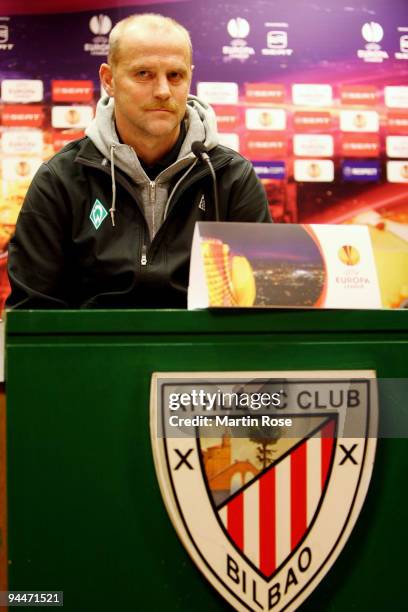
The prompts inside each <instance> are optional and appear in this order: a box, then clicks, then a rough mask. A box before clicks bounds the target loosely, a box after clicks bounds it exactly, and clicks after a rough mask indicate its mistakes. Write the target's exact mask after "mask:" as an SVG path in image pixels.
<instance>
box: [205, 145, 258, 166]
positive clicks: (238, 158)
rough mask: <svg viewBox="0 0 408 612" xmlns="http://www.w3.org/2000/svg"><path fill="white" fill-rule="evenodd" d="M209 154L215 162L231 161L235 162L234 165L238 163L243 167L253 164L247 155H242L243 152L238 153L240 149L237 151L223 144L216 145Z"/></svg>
mask: <svg viewBox="0 0 408 612" xmlns="http://www.w3.org/2000/svg"><path fill="white" fill-rule="evenodd" d="M209 155H210V157H211V161H212V162H213V163H218V162H228V161H229V162H230V163H233V164H234V165H238V166H242V167H244V166H251V162H250V161H249V160H248V159H247V158H246V157H244V156H243V155H241V153H238V151H235V150H234V149H230V148H229V147H226V146H225V145H221V144H218V145H216V146H215V147H214V148H213V149H211V151H210V152H209Z"/></svg>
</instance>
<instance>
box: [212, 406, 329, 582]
mask: <svg viewBox="0 0 408 612" xmlns="http://www.w3.org/2000/svg"><path fill="white" fill-rule="evenodd" d="M335 424H336V420H335V418H330V419H328V420H327V421H326V422H325V423H324V424H323V425H321V427H319V429H318V430H317V431H316V432H314V434H313V436H312V437H309V438H306V439H303V440H300V441H299V442H298V443H297V444H296V445H295V446H294V447H293V448H291V449H290V450H289V451H288V452H287V453H285V454H284V455H283V456H282V457H280V458H279V459H278V460H277V461H276V462H274V463H272V465H270V466H268V467H267V468H266V469H265V470H263V471H262V472H260V474H259V475H257V476H256V477H255V478H253V479H252V480H251V481H250V482H249V483H248V484H246V485H245V486H243V487H242V489H240V490H238V491H236V492H235V493H234V494H233V495H232V496H231V497H230V498H229V499H227V500H226V501H225V502H224V503H223V504H222V505H221V506H220V507H218V508H217V512H218V516H219V518H220V521H221V523H222V525H223V527H224V529H225V531H226V533H227V534H228V537H229V538H230V539H231V541H232V542H233V544H234V546H235V547H236V548H237V550H238V551H239V552H240V553H241V554H242V555H244V556H245V558H246V559H247V560H248V561H249V562H250V563H251V564H252V565H253V567H254V568H255V569H256V570H257V571H259V572H260V573H261V574H262V575H263V576H264V577H265V578H269V577H270V576H271V575H272V574H273V573H274V572H275V571H276V570H277V569H278V568H279V567H280V566H281V565H282V563H284V562H285V561H286V560H287V558H288V557H289V555H291V554H292V553H293V552H294V551H295V550H296V548H297V547H299V545H300V544H301V542H302V541H303V539H304V538H305V536H306V533H307V531H308V529H309V528H310V526H311V525H312V523H313V520H314V518H315V516H316V512H317V510H318V508H319V505H320V503H321V501H322V496H323V495H324V492H325V490H326V484H327V481H328V476H329V473H330V468H331V464H332V460H333V456H334V450H335V444H336V441H335V438H334V434H335Z"/></svg>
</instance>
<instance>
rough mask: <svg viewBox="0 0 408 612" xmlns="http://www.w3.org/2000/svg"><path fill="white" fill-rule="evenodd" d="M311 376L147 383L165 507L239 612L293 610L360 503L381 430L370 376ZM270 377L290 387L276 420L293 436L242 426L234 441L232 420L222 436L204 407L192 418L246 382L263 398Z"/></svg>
mask: <svg viewBox="0 0 408 612" xmlns="http://www.w3.org/2000/svg"><path fill="white" fill-rule="evenodd" d="M318 374H319V376H318V377H317V375H316V373H315V372H283V373H282V372H267V373H265V372H261V373H254V372H243V373H242V374H238V373H236V372H233V373H228V372H226V373H223V374H219V373H217V375H214V374H211V373H208V372H205V373H192V374H186V373H182V374H181V373H163V374H155V375H153V379H152V392H151V439H152V448H153V456H154V461H155V468H156V473H157V478H158V482H159V485H160V489H161V493H162V497H163V500H164V503H165V505H166V507H167V510H168V513H169V516H170V519H171V521H172V522H173V524H174V527H175V529H176V530H177V533H178V535H179V537H180V539H181V541H182V542H183V544H184V546H185V548H186V550H187V552H188V553H189V555H190V557H191V558H192V560H193V561H194V563H195V564H196V565H197V567H198V568H199V569H200V571H201V572H202V573H203V574H204V575H205V577H206V578H207V579H208V581H209V582H210V583H211V584H212V585H213V587H214V588H216V589H217V591H218V592H219V593H220V595H221V596H222V597H224V598H225V599H226V600H227V601H228V602H229V603H230V604H231V605H232V606H233V608H234V609H236V610H258V611H262V610H265V611H268V612H269V611H272V612H283V611H285V612H291V611H294V610H296V609H297V608H298V607H299V605H300V604H301V603H302V602H303V601H304V600H305V599H306V598H307V597H308V595H309V594H310V593H312V591H313V590H314V589H315V587H316V586H317V585H318V584H319V582H320V581H321V580H322V579H323V578H324V576H325V574H326V573H327V571H328V570H329V568H330V567H331V566H332V565H333V563H334V562H335V560H336V558H337V557H338V555H339V554H340V552H341V550H342V548H343V547H344V545H345V543H346V541H347V539H348V537H349V535H350V533H351V531H352V529H353V526H354V524H355V523H356V521H357V518H358V515H359V513H360V510H361V508H362V505H363V503H364V499H365V495H366V493H367V489H368V485H369V482H370V478H371V473H372V469H373V464H374V457H375V449H376V437H377V428H378V407H377V402H376V393H375V386H374V385H373V383H375V373H374V372H372V371H362V372H349V371H336V372H319V373H318ZM257 377H259V378H257ZM274 377H275V378H278V377H279V378H280V379H282V378H284V379H285V385H286V387H285V389H286V391H287V393H286V391H285V393H286V398H287V402H286V404H285V405H287V406H288V407H289V408H290V413H288V414H286V413H285V412H284V411H283V408H284V405H282V406H281V408H282V410H281V414H284V415H286V416H290V417H291V419H290V420H291V422H292V425H293V428H292V430H290V431H297V435H294V436H293V437H290V436H287V435H286V436H283V435H281V434H279V436H278V435H276V436H274V435H272V433H270V432H269V437H268V436H266V437H265V438H264V439H262V438H260V437H259V436H258V435H255V434H254V433H253V431H252V430H251V428H249V429H248V430H246V429H245V428H244V435H243V429H242V427H241V428H240V429H239V432H238V434H236V435H234V434H233V429H234V426H233V424H232V425H231V424H230V422H229V421H228V423H229V425H228V427H227V428H225V427H224V428H223V429H222V428H221V429H220V428H217V426H216V424H217V420H216V415H217V413H216V411H214V412H212V413H211V412H210V411H209V410H208V406H206V408H205V411H204V413H203V414H201V413H200V414H198V413H199V411H198V408H197V403H198V398H200V397H206V395H205V393H207V392H208V389H212V388H215V389H217V393H219V392H220V393H221V392H222V391H223V390H224V389H226V390H229V391H231V390H233V389H236V388H239V387H241V386H242V385H244V387H245V384H247V383H248V381H251V384H250V385H249V387H251V385H252V387H251V388H253V387H254V384H253V383H254V381H255V382H256V381H257V380H259V385H258V388H260V387H261V388H262V389H266V388H267V386H265V379H267V378H269V379H271V380H273V379H274ZM268 384H269V383H268ZM255 386H256V385H255ZM249 387H248V385H247V388H249ZM201 391H202V394H201ZM258 395H259V394H258ZM189 397H190V398H191V403H190V408H191V411H190V413H189V414H187V412H188V408H186V406H188V398H189ZM217 397H218V399H219V397H221V396H220V395H218V396H217ZM177 398H179V399H180V398H181V399H182V402H184V403H183V409H182V410H181V409H179V407H178V405H177V401H176V400H177ZM217 401H218V400H217ZM180 406H181V403H180ZM169 407H170V410H169ZM305 411H307V412H308V414H307V416H305ZM186 414H187V416H188V419H187V421H188V423H189V426H187V421H186V420H184V421H183V419H185V417H186ZM229 414H231V411H229ZM203 415H210V416H208V419H207V421H205V418H206V416H203ZM179 419H181V420H180V421H179V422H180V427H179V430H177V431H175V429H174V427H173V424H174V423H177V422H178V420H179ZM200 419H204V420H200ZM302 419H303V420H302ZM221 421H222V423H224V422H225V421H224V420H222V419H221ZM182 422H183V423H184V425H185V427H184V425H181V423H182ZM208 422H210V427H208ZM231 422H232V423H233V421H231ZM297 424H302V427H298V428H297V430H296V425H297ZM255 429H256V428H255ZM208 430H210V432H212V433H211V435H210V436H209V435H208ZM257 431H258V433H259V430H257ZM245 432H246V433H245ZM299 432H303V433H301V434H300V433H299Z"/></svg>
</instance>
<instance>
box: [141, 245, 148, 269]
mask: <svg viewBox="0 0 408 612" xmlns="http://www.w3.org/2000/svg"><path fill="white" fill-rule="evenodd" d="M140 263H141V265H142V266H147V246H146V245H145V244H143V245H142V257H141V259H140Z"/></svg>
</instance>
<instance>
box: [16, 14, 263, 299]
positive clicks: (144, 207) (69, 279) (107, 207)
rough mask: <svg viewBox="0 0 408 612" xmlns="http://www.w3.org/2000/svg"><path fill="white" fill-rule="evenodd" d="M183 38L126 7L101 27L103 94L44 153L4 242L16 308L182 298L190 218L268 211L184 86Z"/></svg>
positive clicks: (257, 215) (187, 65)
mask: <svg viewBox="0 0 408 612" xmlns="http://www.w3.org/2000/svg"><path fill="white" fill-rule="evenodd" d="M192 69H193V66H192V51H191V41H190V37H189V34H188V32H187V30H185V29H184V28H183V27H182V26H181V25H180V24H178V23H177V22H175V21H173V20H172V19H169V18H166V17H162V16H160V15H152V14H144V15H139V16H132V17H129V18H127V19H124V20H123V21H121V22H119V23H118V24H117V25H116V26H115V27H114V28H113V29H112V32H111V34H110V51H109V55H108V63H104V64H102V65H101V67H100V78H101V81H102V84H103V87H104V89H105V91H106V92H107V94H108V96H109V97H104V98H102V99H101V100H100V102H99V103H98V106H97V110H96V116H95V119H94V120H93V122H92V124H91V125H90V127H89V128H88V129H87V131H86V134H87V135H86V137H85V138H83V139H80V140H78V141H75V142H73V143H70V144H68V145H67V146H66V147H64V148H63V149H62V150H61V151H60V152H59V153H57V154H56V155H55V156H54V157H53V158H52V159H50V160H49V161H48V162H46V163H44V164H43V165H42V166H41V168H40V169H39V171H38V173H37V175H36V176H35V178H34V179H33V181H32V183H31V186H30V188H29V190H28V192H27V196H26V199H25V202H24V204H23V207H22V210H21V213H20V216H19V219H18V222H17V227H16V233H15V236H14V238H13V240H12V241H11V243H10V249H9V278H10V283H11V288H12V292H11V295H10V297H9V299H8V301H7V305H8V306H12V307H19V308H143V307H146V308H149V307H152V308H160V307H173V308H184V307H186V303H187V284H188V268H189V257H190V248H191V242H192V235H193V230H194V225H195V222H196V221H203V220H207V221H210V220H214V218H215V216H214V204H213V201H212V182H211V176H210V172H209V169H208V168H207V166H206V165H205V164H202V163H200V162H199V160H198V159H197V157H196V156H195V155H194V154H193V153H192V152H191V145H192V143H193V142H196V141H199V142H202V143H204V145H205V147H206V148H207V150H208V151H209V156H210V158H211V161H212V163H213V165H214V168H215V171H216V174H217V179H218V189H219V202H220V220H221V221H226V220H227V221H247V222H248V221H255V222H268V221H270V217H269V213H268V208H267V203H266V197H265V193H264V190H263V187H262V186H261V184H260V183H259V181H258V179H257V178H256V175H255V173H254V171H253V169H252V166H251V164H250V163H249V162H248V161H247V160H245V159H244V158H243V157H242V156H240V155H239V154H238V153H235V152H234V151H232V150H230V149H228V148H226V147H222V146H220V145H218V141H217V133H216V122H215V116H214V113H213V111H212V110H211V108H210V107H209V106H208V105H206V104H204V103H203V102H201V101H200V100H198V99H197V98H196V97H194V96H189V95H188V93H189V88H190V83H191V76H192Z"/></svg>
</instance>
